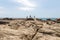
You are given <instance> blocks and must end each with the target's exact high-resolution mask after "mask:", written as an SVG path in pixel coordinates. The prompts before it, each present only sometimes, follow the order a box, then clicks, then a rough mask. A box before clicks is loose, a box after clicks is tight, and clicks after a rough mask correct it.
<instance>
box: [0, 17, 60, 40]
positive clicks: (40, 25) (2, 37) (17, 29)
mask: <svg viewBox="0 0 60 40" xmlns="http://www.w3.org/2000/svg"><path fill="white" fill-rule="evenodd" d="M58 20H59V19H58ZM58 20H57V21H58ZM57 21H51V20H47V21H43V20H39V19H38V20H37V19H31V18H28V19H24V20H21V19H20V20H16V19H14V20H12V19H7V20H6V19H4V20H1V21H0V40H60V23H59V22H57Z"/></svg>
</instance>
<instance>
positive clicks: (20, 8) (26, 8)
mask: <svg viewBox="0 0 60 40" xmlns="http://www.w3.org/2000/svg"><path fill="white" fill-rule="evenodd" d="M18 10H23V11H32V10H34V8H31V7H19V8H18Z"/></svg>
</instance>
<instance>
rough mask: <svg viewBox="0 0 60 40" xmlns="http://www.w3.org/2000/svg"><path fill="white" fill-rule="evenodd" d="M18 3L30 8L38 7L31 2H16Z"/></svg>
mask: <svg viewBox="0 0 60 40" xmlns="http://www.w3.org/2000/svg"><path fill="white" fill-rule="evenodd" d="M16 1H17V2H19V3H21V4H23V5H25V6H28V7H36V5H35V4H33V3H32V2H30V1H29V0H16Z"/></svg>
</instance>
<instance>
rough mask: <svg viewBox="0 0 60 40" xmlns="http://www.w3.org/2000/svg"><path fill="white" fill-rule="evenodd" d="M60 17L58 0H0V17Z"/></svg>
mask: <svg viewBox="0 0 60 40" xmlns="http://www.w3.org/2000/svg"><path fill="white" fill-rule="evenodd" d="M29 15H31V16H32V17H33V16H36V17H37V18H60V0H0V18H4V17H10V18H25V17H26V16H29Z"/></svg>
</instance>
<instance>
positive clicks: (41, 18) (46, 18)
mask: <svg viewBox="0 0 60 40" xmlns="http://www.w3.org/2000/svg"><path fill="white" fill-rule="evenodd" d="M40 19H42V20H47V19H51V20H56V18H40Z"/></svg>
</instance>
